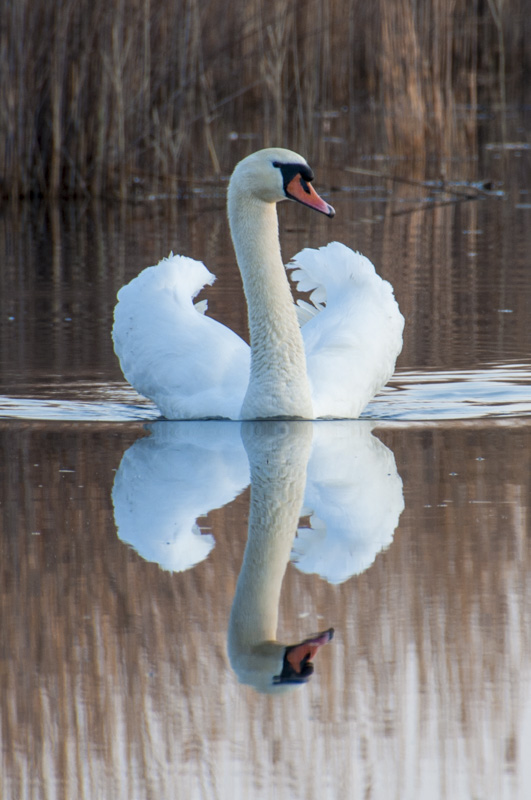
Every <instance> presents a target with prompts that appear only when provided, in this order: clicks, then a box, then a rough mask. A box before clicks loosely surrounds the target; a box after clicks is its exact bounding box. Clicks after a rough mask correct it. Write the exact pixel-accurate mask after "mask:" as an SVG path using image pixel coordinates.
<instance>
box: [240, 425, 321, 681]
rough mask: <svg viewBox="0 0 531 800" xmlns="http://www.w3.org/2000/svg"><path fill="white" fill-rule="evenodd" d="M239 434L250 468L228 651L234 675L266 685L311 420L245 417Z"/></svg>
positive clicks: (273, 663) (278, 653) (272, 669)
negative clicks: (246, 521)
mask: <svg viewBox="0 0 531 800" xmlns="http://www.w3.org/2000/svg"><path fill="white" fill-rule="evenodd" d="M242 438H243V441H244V445H245V449H246V451H247V455H248V456H249V463H250V467H251V507H250V512H249V533H248V538H247V545H246V548H245V554H244V558H243V564H242V567H241V570H240V575H239V577H238V583H237V585H236V592H235V595H234V601H233V604H232V609H231V615H230V622H229V632H228V650H229V657H230V660H231V663H232V666H233V669H234V670H235V671H236V673H237V674H238V676H239V678H240V680H242V681H243V682H245V683H247V682H250V683H254V684H256V685H258V683H259V682H260V680H261V679H263V680H264V681H265V684H266V685H268V684H271V683H272V677H273V675H274V674H276V671H279V670H280V668H281V663H282V653H283V649H284V646H281V645H279V644H278V642H277V641H276V637H277V623H278V605H279V600H280V592H281V588H282V580H283V578H284V573H285V571H286V567H287V564H288V561H289V556H290V552H291V547H292V544H293V538H294V535H295V532H296V530H297V524H298V520H299V514H300V510H301V506H302V503H303V498H304V487H305V484H306V467H307V463H308V458H309V454H310V448H311V442H312V425H311V423H309V422H284V423H282V422H257V423H251V422H248V423H244V425H243V426H242ZM262 688H264V687H262Z"/></svg>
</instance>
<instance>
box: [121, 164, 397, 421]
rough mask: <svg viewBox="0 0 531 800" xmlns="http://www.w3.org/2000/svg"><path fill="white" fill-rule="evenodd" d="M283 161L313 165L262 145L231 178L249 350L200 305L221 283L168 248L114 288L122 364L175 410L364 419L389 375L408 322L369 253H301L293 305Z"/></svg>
mask: <svg viewBox="0 0 531 800" xmlns="http://www.w3.org/2000/svg"><path fill="white" fill-rule="evenodd" d="M282 160H283V163H284V164H289V165H293V164H296V165H298V164H301V166H304V165H306V162H305V161H304V159H302V157H301V156H298V155H297V154H295V153H292V152H291V151H287V150H282V149H270V150H263V151H260V152H259V153H254V154H252V155H251V156H249V157H248V158H247V159H244V160H243V161H242V162H240V164H238V165H237V167H236V169H235V171H234V173H233V177H232V178H231V182H230V184H229V221H230V224H231V232H232V236H233V240H234V244H235V249H236V253H237V257H238V265H239V267H240V271H241V273H242V278H243V282H244V289H245V292H246V299H247V303H248V309H249V323H250V329H251V344H252V347H253V356H252V359H251V350H250V348H249V346H248V345H247V344H246V343H245V342H244V341H243V340H242V339H241V338H240V337H239V336H237V335H236V334H235V333H234V332H233V331H231V330H230V329H229V328H227V327H225V326H224V325H222V324H220V323H218V322H216V321H215V320H213V319H212V318H210V317H208V316H207V315H206V314H205V313H204V312H205V311H206V301H202V302H201V303H196V304H195V305H194V302H193V300H194V298H195V296H196V295H197V294H198V292H199V291H200V290H201V289H202V288H203V287H204V286H206V285H209V284H212V283H213V281H214V280H215V278H214V276H213V275H212V274H211V273H210V272H209V271H208V270H207V268H206V267H205V266H204V264H202V263H201V262H199V261H195V260H193V259H191V258H187V257H185V256H170V258H168V259H164V260H163V261H161V262H160V263H159V264H158V265H157V266H156V267H149V268H148V269H146V270H144V271H143V272H142V273H141V274H140V275H139V276H138V277H137V278H135V279H134V280H132V281H131V283H129V284H128V285H127V286H125V287H123V288H122V289H121V290H120V292H119V294H118V300H119V302H118V304H117V306H116V308H115V321H114V327H113V339H114V346H115V351H116V353H117V355H118V357H119V359H120V364H121V366H122V371H123V373H124V375H125V377H126V379H127V380H128V381H129V382H130V383H131V384H132V385H133V386H134V387H135V389H137V391H139V392H140V393H141V394H143V395H145V396H146V397H149V398H150V399H152V400H153V401H154V402H155V403H156V405H157V406H158V408H159V409H160V411H161V413H162V414H163V416H165V417H166V418H168V419H202V418H208V417H228V418H230V419H241V418H247V419H249V418H251V419H252V418H260V417H269V416H288V417H289V416H295V417H296V416H299V417H306V418H308V417H310V418H318V417H336V418H337V417H344V418H356V417H358V416H359V414H360V413H361V412H362V411H363V409H364V407H365V406H366V404H367V403H368V402H369V401H370V399H371V398H372V397H373V396H374V395H375V394H376V393H377V392H378V391H379V390H380V389H381V388H382V386H383V385H384V384H385V383H386V382H387V381H388V380H389V378H390V377H391V375H392V373H393V370H394V365H395V361H396V358H397V356H398V354H399V353H400V350H401V347H402V329H403V325H404V320H403V317H402V315H401V313H400V311H399V309H398V305H397V303H396V301H395V299H394V297H393V290H392V287H391V286H390V284H389V283H387V281H383V280H382V279H381V278H380V277H379V276H378V275H377V274H376V272H375V269H374V267H373V265H372V264H371V262H370V261H369V260H368V259H367V258H365V257H364V256H362V255H360V254H359V253H355V252H354V251H352V250H350V248H348V247H346V246H345V245H342V244H339V243H338V242H333V243H331V244H329V245H327V246H326V247H322V248H320V249H319V250H311V249H306V250H303V251H302V252H301V253H299V254H298V255H297V256H295V258H294V259H293V263H292V265H291V266H292V267H293V268H294V271H293V273H292V277H293V279H294V280H295V281H296V282H297V284H298V288H299V289H300V290H301V291H309V292H311V297H310V300H311V302H310V303H302V302H299V305H298V306H294V304H293V302H292V298H291V294H290V289H289V285H288V282H287V278H286V273H285V270H284V268H283V266H282V261H281V256H280V246H279V242H278V224H277V216H276V211H275V210H274V203H275V202H278V201H280V200H282V199H285V198H286V194H285V191H284V187H283V184H282V176H281V172H280V170H279V169H278V168H277V166H275V165H278V162H279V161H281V162H282ZM306 166H307V165H306ZM316 197H317V199H318V200H319V202H320V203H323V201H321V200H320V198H318V196H317V195H316ZM301 202H305V200H304V198H303V200H301ZM323 205H326V204H323ZM314 207H315V206H314ZM320 210H322V208H321V209H320ZM330 211H331V213H333V209H330ZM297 316H298V320H299V324H302V337H301V333H300V332H299V328H298V326H297ZM304 354H305V355H304ZM305 362H306V363H305Z"/></svg>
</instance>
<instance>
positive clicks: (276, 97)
mask: <svg viewBox="0 0 531 800" xmlns="http://www.w3.org/2000/svg"><path fill="white" fill-rule="evenodd" d="M2 5H3V9H2V16H1V20H0V164H1V169H0V195H2V196H4V197H7V196H15V197H16V196H28V195H49V196H60V195H66V196H73V195H83V194H85V195H98V196H114V197H119V198H127V197H131V196H132V195H133V196H135V195H138V194H141V195H142V194H144V193H146V192H158V191H164V192H176V191H177V190H178V188H179V185H180V184H182V182H183V181H185V180H187V179H188V178H190V177H191V176H192V175H193V176H194V177H195V178H197V177H207V176H212V175H217V174H219V173H220V172H225V171H227V170H229V169H230V166H231V164H232V163H233V161H234V158H235V157H236V156H238V157H239V156H240V155H242V154H244V153H245V152H246V151H247V150H250V149H254V148H256V147H261V146H267V145H271V144H284V145H289V146H291V147H294V148H296V149H300V150H301V151H303V152H304V153H305V154H307V155H308V156H309V157H311V158H313V159H314V160H316V159H326V160H328V161H334V159H336V160H337V159H338V158H339V157H342V156H344V154H345V152H348V153H353V152H354V153H355V152H356V151H359V149H360V148H361V147H362V146H363V147H364V148H365V149H367V148H369V149H370V148H372V149H376V150H378V151H379V152H381V153H384V154H389V155H402V156H410V155H415V156H416V157H417V158H419V157H421V158H425V157H429V156H433V155H435V156H438V157H440V158H441V159H443V158H445V157H447V156H448V155H449V154H450V153H453V152H455V151H456V149H458V150H459V151H460V152H462V153H463V154H466V155H470V154H472V155H473V154H475V152H476V150H477V146H478V123H477V120H478V113H477V112H478V108H480V107H484V106H488V107H489V108H491V109H492V108H494V109H495V113H496V114H497V116H498V118H499V133H500V138H503V137H504V136H505V135H506V129H505V119H506V115H505V110H506V107H507V104H508V103H519V102H522V101H523V100H524V99H525V92H526V87H527V86H528V84H529V81H528V78H529V75H530V73H531V44H530V42H531V36H530V34H531V30H530V29H531V22H530V19H529V15H528V14H526V2H525V0H512V2H511V3H508V2H504V0H487V1H486V2H484V1H483V0H427V2H425V3H416V2H414V0H375V2H373V3H367V2H366V1H365V0H329V2H322V0H267V2H266V0H245V2H243V0H234V2H232V3H229V4H227V3H226V2H224V1H223V0H157V2H154V0H112V2H108V0H54V2H52V3H50V2H47V0H4V2H3V4H2ZM527 91H528V90H527ZM367 142H369V143H370V144H367ZM362 143H363V144H362Z"/></svg>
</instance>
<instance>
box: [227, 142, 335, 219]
mask: <svg viewBox="0 0 531 800" xmlns="http://www.w3.org/2000/svg"><path fill="white" fill-rule="evenodd" d="M312 181H313V172H312V170H311V169H310V167H309V166H308V163H307V161H306V160H305V159H304V158H303V157H302V156H300V155H299V154H298V153H295V152H294V151H293V150H284V149H283V148H281V147H269V148H267V149H265V150H258V151H257V152H256V153H252V154H251V155H250V156H247V158H244V159H243V161H240V163H239V164H237V165H236V168H235V169H234V172H233V173H232V177H231V179H230V183H229V203H230V202H231V197H233V198H234V199H236V197H238V198H239V199H243V198H244V197H245V196H247V197H252V198H256V199H258V200H262V201H263V202H265V203H279V202H280V201H281V200H296V201H297V202H298V203H302V204H303V205H305V206H308V208H313V209H315V211H320V212H321V213H322V214H326V215H327V216H328V217H333V216H334V214H335V213H336V212H335V211H334V209H333V208H332V206H331V205H329V204H328V203H326V202H325V201H324V200H323V199H322V198H321V197H319V195H318V194H317V192H316V191H315V189H314V188H313V186H312V185H311V182H312Z"/></svg>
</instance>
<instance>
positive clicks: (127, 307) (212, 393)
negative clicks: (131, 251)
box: [113, 255, 250, 419]
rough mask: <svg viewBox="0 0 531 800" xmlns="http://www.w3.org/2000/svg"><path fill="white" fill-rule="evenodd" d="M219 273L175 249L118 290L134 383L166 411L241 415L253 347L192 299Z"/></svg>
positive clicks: (122, 340) (118, 339) (118, 322)
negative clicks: (176, 253) (177, 253)
mask: <svg viewBox="0 0 531 800" xmlns="http://www.w3.org/2000/svg"><path fill="white" fill-rule="evenodd" d="M214 280H215V278H214V275H212V274H211V273H210V272H209V271H208V270H207V268H206V267H205V265H204V264H202V263H201V262H200V261H195V260H194V259H192V258H187V257H186V256H173V255H172V256H170V258H166V259H163V260H162V261H161V262H160V263H159V264H157V266H155V267H148V268H147V269H145V270H143V272H141V273H140V275H138V276H137V277H136V278H135V279H134V280H132V281H131V282H130V283H129V284H127V286H124V287H123V288H122V289H121V290H120V291H119V292H118V301H119V302H118V304H117V306H116V308H115V311H114V327H113V340H114V349H115V352H116V354H117V356H118V358H119V359H120V365H121V367H122V371H123V373H124V375H125V377H126V379H127V380H128V381H129V383H130V384H131V385H132V386H134V387H135V389H136V390H137V391H138V392H140V394H143V395H144V396H145V397H149V398H150V399H151V400H153V402H154V403H156V405H157V406H158V407H159V409H160V411H161V412H162V414H163V416H165V417H167V418H168V419H204V418H206V417H227V418H230V419H238V417H239V414H240V410H241V405H242V402H243V397H244V395H245V392H246V389H247V384H248V382H249V368H250V367H249V365H250V349H249V346H248V345H247V344H246V343H245V342H244V341H243V339H241V338H240V337H239V336H238V335H237V334H235V333H234V331H231V330H230V328H227V327H226V326H225V325H222V324H221V323H219V322H217V321H216V320H214V319H212V318H210V317H208V316H206V315H205V313H204V312H205V311H206V307H207V304H206V301H201V302H200V303H196V304H195V305H194V302H193V299H194V298H195V296H196V295H197V294H198V293H199V292H200V291H201V289H202V288H203V287H204V286H205V285H207V284H212V283H213V282H214Z"/></svg>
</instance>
